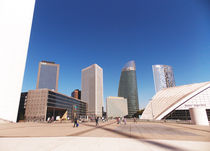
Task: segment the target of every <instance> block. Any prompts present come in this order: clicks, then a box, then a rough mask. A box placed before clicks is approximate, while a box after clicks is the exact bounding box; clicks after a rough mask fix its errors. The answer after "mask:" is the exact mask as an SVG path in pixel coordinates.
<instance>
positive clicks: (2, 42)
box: [0, 0, 35, 122]
mask: <svg viewBox="0 0 210 151" xmlns="http://www.w3.org/2000/svg"><path fill="white" fill-rule="evenodd" d="M34 5H35V0H0V64H1V74H0V83H1V86H0V97H1V99H0V119H5V120H8V121H13V122H16V120H17V115H18V107H19V102H20V94H21V89H22V82H23V75H24V70H25V63H26V56H27V51H28V44H29V37H30V32H31V25H32V18H33V12H34Z"/></svg>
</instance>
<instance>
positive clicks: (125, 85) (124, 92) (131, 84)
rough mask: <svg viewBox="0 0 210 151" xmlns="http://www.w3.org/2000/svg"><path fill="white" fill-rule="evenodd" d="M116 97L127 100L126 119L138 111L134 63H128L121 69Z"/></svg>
mask: <svg viewBox="0 0 210 151" xmlns="http://www.w3.org/2000/svg"><path fill="white" fill-rule="evenodd" d="M118 96H119V97H124V98H127V102H128V117H132V116H133V115H134V114H135V113H136V112H137V111H138V110H139V101H138V90H137V81H136V65H135V62H134V61H129V62H128V63H126V64H125V66H124V67H123V69H122V72H121V76H120V83H119V89H118Z"/></svg>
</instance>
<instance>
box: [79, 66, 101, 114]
mask: <svg viewBox="0 0 210 151" xmlns="http://www.w3.org/2000/svg"><path fill="white" fill-rule="evenodd" d="M81 91H82V94H81V98H82V100H83V101H85V102H87V104H88V105H87V106H88V110H87V111H88V113H87V114H88V115H89V116H93V117H94V116H102V106H103V69H102V68H101V67H99V66H98V65H97V64H93V65H91V66H89V67H87V68H85V69H83V70H82V90H81Z"/></svg>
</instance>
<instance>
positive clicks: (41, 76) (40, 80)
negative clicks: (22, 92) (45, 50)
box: [36, 61, 59, 91]
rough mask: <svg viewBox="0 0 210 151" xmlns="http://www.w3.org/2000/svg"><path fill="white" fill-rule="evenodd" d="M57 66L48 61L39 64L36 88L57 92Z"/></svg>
mask: <svg viewBox="0 0 210 151" xmlns="http://www.w3.org/2000/svg"><path fill="white" fill-rule="evenodd" d="M58 76H59V64H55V63H54V62H49V61H41V62H40V63H39V71H38V76H37V84H36V88H37V89H41V88H48V89H50V90H54V91H58Z"/></svg>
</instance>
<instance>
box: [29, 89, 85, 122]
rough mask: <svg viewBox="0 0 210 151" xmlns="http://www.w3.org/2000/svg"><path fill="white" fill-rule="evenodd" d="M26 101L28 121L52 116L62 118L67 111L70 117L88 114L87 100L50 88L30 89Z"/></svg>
mask: <svg viewBox="0 0 210 151" xmlns="http://www.w3.org/2000/svg"><path fill="white" fill-rule="evenodd" d="M26 101H27V103H26V109H25V120H26V121H46V120H47V118H48V117H50V118H52V116H53V117H54V118H55V119H56V118H57V117H60V118H62V116H63V115H64V114H65V113H66V112H67V116H68V117H69V118H70V119H73V118H74V117H75V116H77V118H79V117H84V116H86V111H87V109H86V108H87V104H86V102H83V101H81V100H78V99H76V98H73V97H70V96H66V95H64V94H61V93H58V92H55V91H52V90H49V89H36V90H29V91H28V94H27V99H26Z"/></svg>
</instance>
